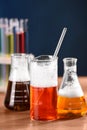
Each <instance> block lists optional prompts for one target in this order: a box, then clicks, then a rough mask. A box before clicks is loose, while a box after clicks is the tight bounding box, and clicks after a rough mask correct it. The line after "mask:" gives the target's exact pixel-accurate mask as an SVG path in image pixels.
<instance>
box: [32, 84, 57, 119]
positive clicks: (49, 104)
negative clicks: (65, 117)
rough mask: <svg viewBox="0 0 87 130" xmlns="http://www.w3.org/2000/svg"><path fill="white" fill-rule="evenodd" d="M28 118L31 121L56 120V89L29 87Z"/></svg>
mask: <svg viewBox="0 0 87 130" xmlns="http://www.w3.org/2000/svg"><path fill="white" fill-rule="evenodd" d="M30 117H31V119H33V120H41V121H44V120H56V119H57V87H56V86H55V87H48V88H39V87H34V86H30Z"/></svg>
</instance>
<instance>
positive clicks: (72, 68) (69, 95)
mask: <svg viewBox="0 0 87 130" xmlns="http://www.w3.org/2000/svg"><path fill="white" fill-rule="evenodd" d="M63 62H64V75H63V80H62V83H61V85H60V88H59V91H58V103H57V112H58V119H72V118H77V117H80V116H83V115H85V114H86V112H87V104H86V101H85V97H84V93H83V90H82V88H81V86H80V83H79V80H78V76H77V65H76V64H77V59H76V58H64V59H63Z"/></svg>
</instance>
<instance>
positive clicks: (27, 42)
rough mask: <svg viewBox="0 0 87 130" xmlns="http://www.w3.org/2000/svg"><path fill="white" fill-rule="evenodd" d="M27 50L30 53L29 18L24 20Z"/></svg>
mask: <svg viewBox="0 0 87 130" xmlns="http://www.w3.org/2000/svg"><path fill="white" fill-rule="evenodd" d="M24 36H25V52H26V53H29V34H28V19H25V20H24Z"/></svg>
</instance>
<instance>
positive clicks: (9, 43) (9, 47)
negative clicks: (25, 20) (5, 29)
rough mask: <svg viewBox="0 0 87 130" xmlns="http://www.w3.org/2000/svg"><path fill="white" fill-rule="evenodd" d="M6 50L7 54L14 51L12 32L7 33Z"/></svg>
mask: <svg viewBox="0 0 87 130" xmlns="http://www.w3.org/2000/svg"><path fill="white" fill-rule="evenodd" d="M7 50H8V54H12V53H14V37H13V34H7Z"/></svg>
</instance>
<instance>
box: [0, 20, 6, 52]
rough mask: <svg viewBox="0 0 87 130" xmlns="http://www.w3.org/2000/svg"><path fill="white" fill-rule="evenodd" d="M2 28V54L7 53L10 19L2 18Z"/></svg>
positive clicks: (0, 27) (0, 28)
mask: <svg viewBox="0 0 87 130" xmlns="http://www.w3.org/2000/svg"><path fill="white" fill-rule="evenodd" d="M0 23H1V26H0V30H1V54H6V35H5V33H6V28H7V27H8V19H7V18H5V19H4V18H1V19H0Z"/></svg>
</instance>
